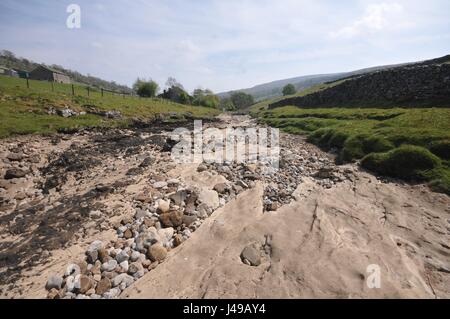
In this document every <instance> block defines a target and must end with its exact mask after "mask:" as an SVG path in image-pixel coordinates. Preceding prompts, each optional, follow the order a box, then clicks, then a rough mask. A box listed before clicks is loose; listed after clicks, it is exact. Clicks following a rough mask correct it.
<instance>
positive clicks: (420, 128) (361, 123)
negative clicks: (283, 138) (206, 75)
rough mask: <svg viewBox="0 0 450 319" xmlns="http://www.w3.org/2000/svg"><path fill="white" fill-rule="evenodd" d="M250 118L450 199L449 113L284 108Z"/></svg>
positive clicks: (400, 110)
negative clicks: (428, 185) (429, 187)
mask: <svg viewBox="0 0 450 319" xmlns="http://www.w3.org/2000/svg"><path fill="white" fill-rule="evenodd" d="M261 107H262V106H259V108H261ZM252 114H253V115H254V116H257V117H258V118H259V119H260V121H262V122H264V123H266V124H269V125H271V126H274V127H279V128H281V129H283V130H284V131H286V132H289V133H295V134H305V135H307V136H308V139H309V141H310V142H312V143H314V144H317V145H319V146H321V147H323V148H324V149H332V148H335V149H337V150H338V151H339V157H340V160H341V161H343V162H347V161H353V160H359V159H362V165H363V166H364V167H366V168H368V169H370V170H372V171H376V172H378V173H380V174H383V175H388V176H395V177H400V178H403V179H407V180H425V181H430V182H431V185H432V186H433V187H434V188H435V189H436V190H438V191H443V192H446V193H447V194H450V109H448V108H444V109H442V108H426V109H405V108H391V109H377V108H372V109H345V108H344V109H342V108H330V109H317V108H314V109H301V108H298V107H295V106H286V107H282V108H278V109H274V110H259V109H258V108H256V109H253V110H252ZM415 159H417V162H415V161H414V160H415ZM424 163H428V164H429V165H423V164H424ZM402 167H407V168H408V169H407V170H406V171H405V170H402V169H401V168H402Z"/></svg>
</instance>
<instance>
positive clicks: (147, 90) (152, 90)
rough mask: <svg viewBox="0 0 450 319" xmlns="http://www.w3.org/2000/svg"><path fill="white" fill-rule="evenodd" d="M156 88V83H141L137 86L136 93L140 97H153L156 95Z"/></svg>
mask: <svg viewBox="0 0 450 319" xmlns="http://www.w3.org/2000/svg"><path fill="white" fill-rule="evenodd" d="M158 88H159V87H158V83H156V82H155V81H148V82H144V81H141V82H140V83H139V84H138V87H137V91H136V93H137V94H138V95H139V96H140V97H155V96H156V93H158Z"/></svg>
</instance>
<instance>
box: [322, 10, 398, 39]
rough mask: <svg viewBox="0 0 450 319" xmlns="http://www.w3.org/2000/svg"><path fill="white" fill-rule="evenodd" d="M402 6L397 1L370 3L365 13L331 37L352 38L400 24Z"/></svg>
mask: <svg viewBox="0 0 450 319" xmlns="http://www.w3.org/2000/svg"><path fill="white" fill-rule="evenodd" d="M403 14H404V8H403V6H402V5H400V4H398V3H384V2H383V3H380V4H371V5H369V6H368V7H367V8H366V12H365V14H364V15H363V16H362V17H361V18H359V19H358V20H356V21H355V22H354V23H352V24H351V25H349V26H346V27H344V28H342V29H340V30H338V31H337V32H332V33H331V35H332V36H333V37H344V38H353V37H356V36H359V35H364V34H367V33H374V32H380V31H383V30H385V29H388V28H394V27H398V26H401V24H402V20H403V19H402V16H403Z"/></svg>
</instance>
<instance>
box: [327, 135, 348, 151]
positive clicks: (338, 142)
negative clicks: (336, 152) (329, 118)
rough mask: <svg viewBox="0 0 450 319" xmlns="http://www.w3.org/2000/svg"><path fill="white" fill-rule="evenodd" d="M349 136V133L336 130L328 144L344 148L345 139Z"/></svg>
mask: <svg viewBox="0 0 450 319" xmlns="http://www.w3.org/2000/svg"><path fill="white" fill-rule="evenodd" d="M348 138H349V135H348V134H346V133H344V132H341V131H336V132H334V133H333V135H332V136H331V138H330V140H329V141H328V145H329V146H330V147H337V148H342V147H344V144H345V141H346V140H347V139H348Z"/></svg>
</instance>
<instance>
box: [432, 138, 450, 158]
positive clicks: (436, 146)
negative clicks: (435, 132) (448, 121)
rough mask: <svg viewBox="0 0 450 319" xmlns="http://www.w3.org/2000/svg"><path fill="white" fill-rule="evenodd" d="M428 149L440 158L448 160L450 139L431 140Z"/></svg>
mask: <svg viewBox="0 0 450 319" xmlns="http://www.w3.org/2000/svg"><path fill="white" fill-rule="evenodd" d="M430 151H431V152H432V153H433V154H435V155H437V156H439V157H440V158H443V159H446V160H450V140H444V141H438V142H433V143H432V144H431V146H430Z"/></svg>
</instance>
